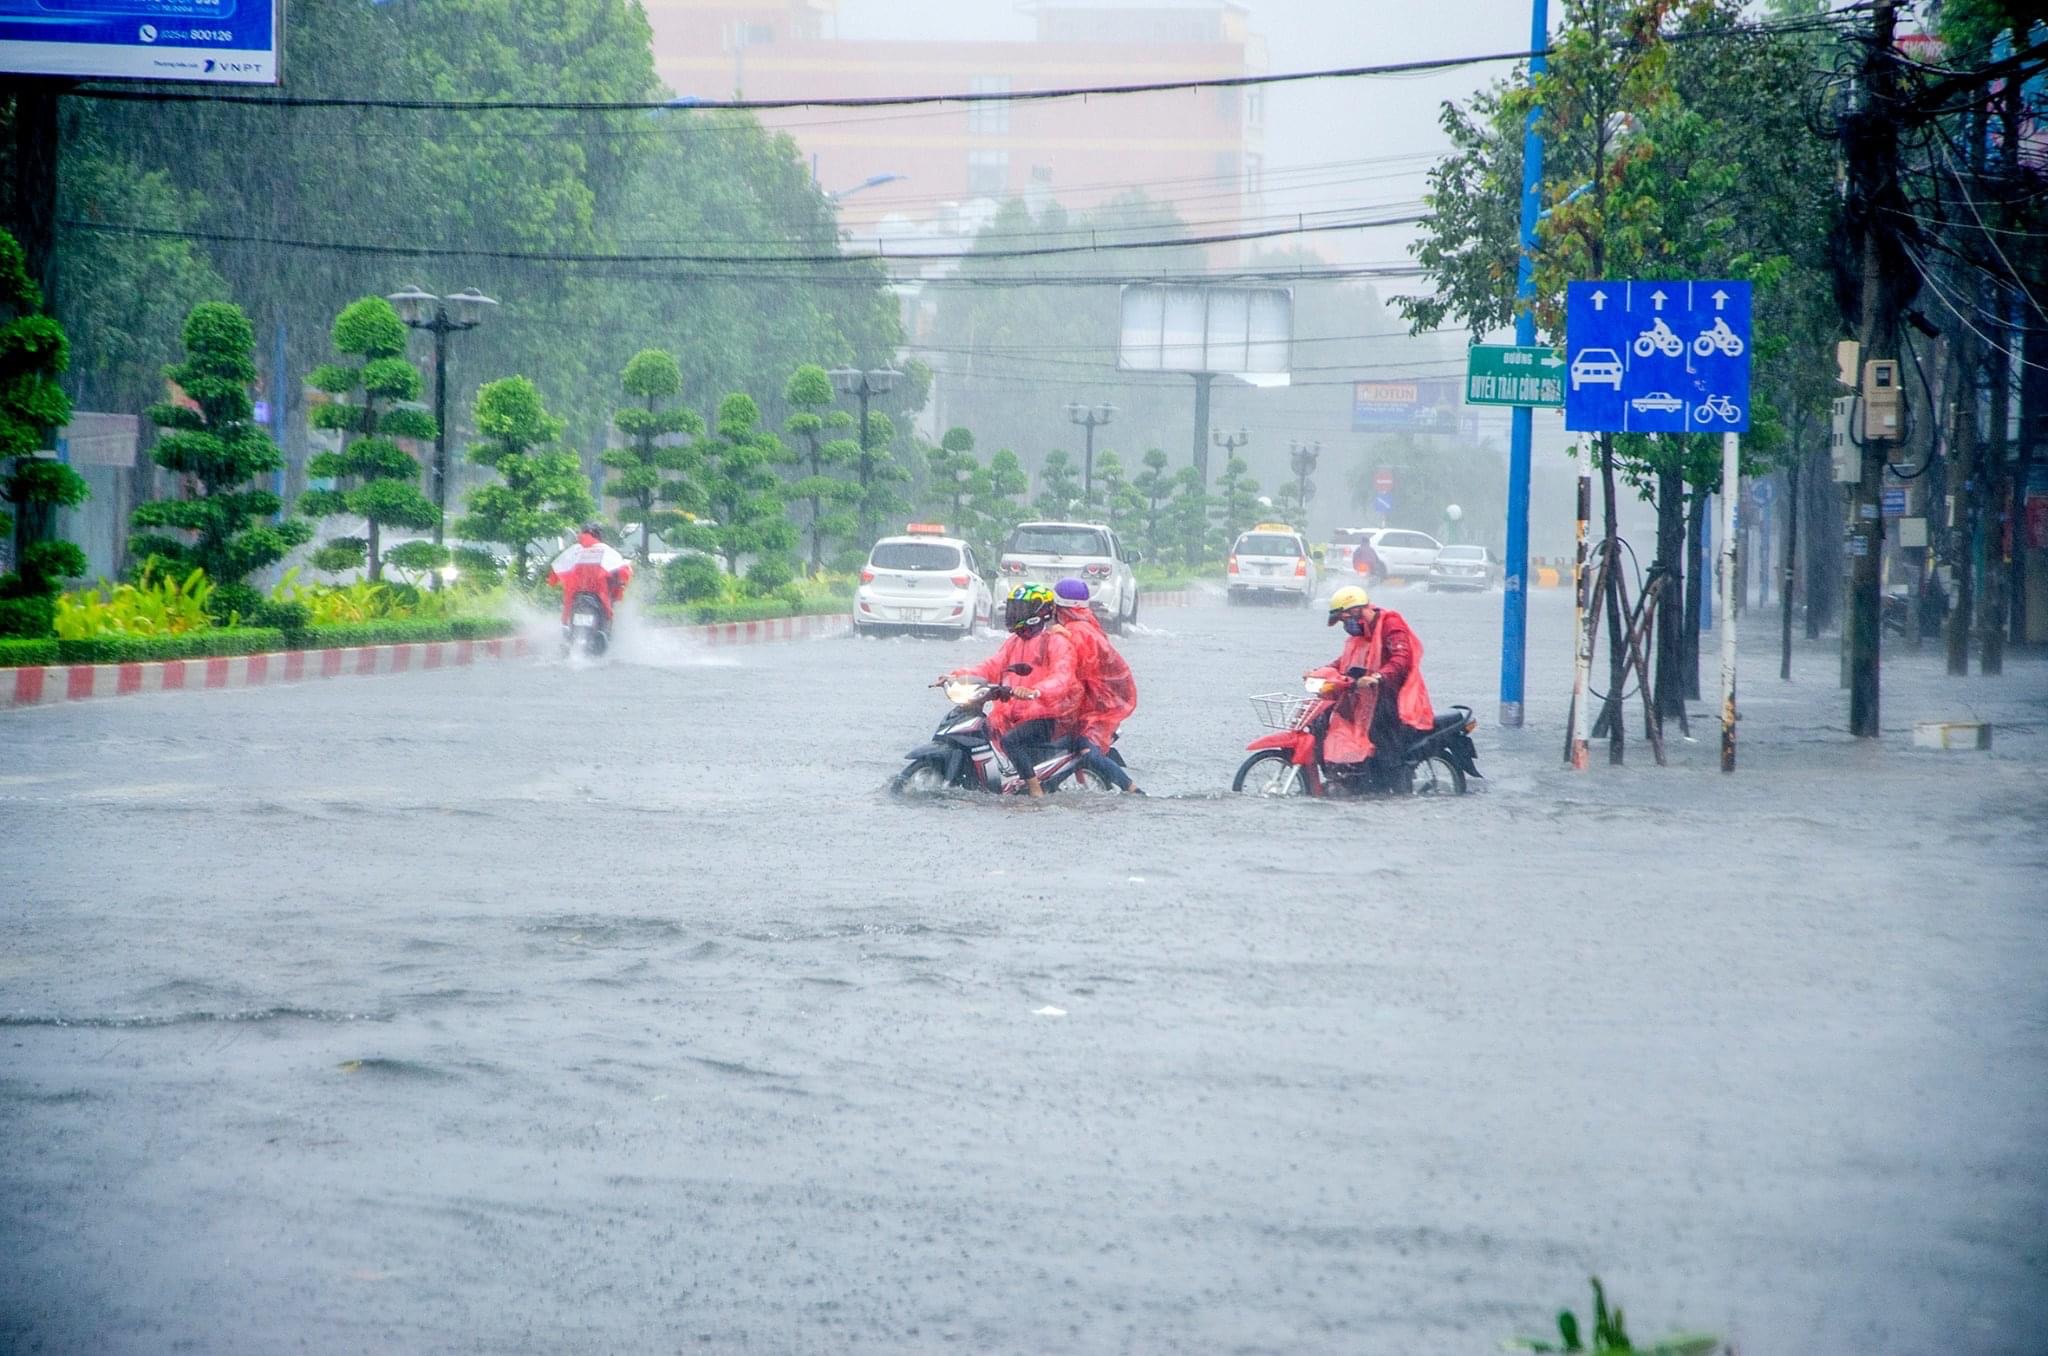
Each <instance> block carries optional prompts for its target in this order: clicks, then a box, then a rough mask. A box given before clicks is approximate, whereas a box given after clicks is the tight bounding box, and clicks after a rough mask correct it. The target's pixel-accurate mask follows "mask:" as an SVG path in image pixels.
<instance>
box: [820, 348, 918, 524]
mask: <svg viewBox="0 0 2048 1356" xmlns="http://www.w3.org/2000/svg"><path fill="white" fill-rule="evenodd" d="M827 375H828V376H830V377H831V378H832V389H833V390H835V391H837V392H838V393H839V394H840V395H843V396H852V397H854V398H855V399H857V400H858V401H860V490H861V494H860V526H861V533H862V535H863V536H868V537H872V536H873V535H874V534H875V522H874V508H873V505H872V503H871V502H870V500H869V496H868V484H869V482H870V481H871V480H872V479H873V477H874V471H875V461H874V455H873V453H872V451H871V449H870V447H869V445H868V397H870V396H878V395H883V394H886V393H887V392H888V391H889V390H890V389H892V388H893V387H894V386H895V385H896V378H898V377H900V376H902V375H903V374H902V373H901V372H898V371H896V370H895V369H894V368H891V367H882V368H875V369H872V370H863V369H861V368H858V367H835V368H833V369H832V370H831V372H829V373H828V374H827Z"/></svg>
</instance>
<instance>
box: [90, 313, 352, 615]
mask: <svg viewBox="0 0 2048 1356" xmlns="http://www.w3.org/2000/svg"><path fill="white" fill-rule="evenodd" d="M184 344H185V361H184V362H182V363H179V364H177V365H176V366H174V367H172V368H170V369H169V370H168V372H167V375H168V376H169V377H170V379H171V380H172V381H174V382H176V383H177V385H178V389H179V390H181V391H183V392H184V393H185V396H186V398H187V399H188V400H190V401H191V402H192V403H191V405H183V404H172V403H169V402H166V403H163V404H159V405H153V406H151V407H150V410H149V419H150V422H151V423H153V424H155V425H156V426H157V427H158V428H160V429H164V430H166V431H165V432H164V434H163V435H162V436H161V437H159V438H158V439H157V440H156V446H154V447H152V448H151V449H150V453H149V455H150V459H151V460H153V461H154V462H156V464H157V465H159V466H161V467H163V468H164V469H165V470H167V471H170V472H173V473H174V474H176V475H178V476H179V477H181V478H182V481H183V484H184V485H185V486H186V487H187V489H188V493H187V494H185V495H183V496H181V497H178V498H172V499H157V500H152V501H151V502H149V503H146V504H141V505H138V506H137V507H136V509H135V512H134V513H133V514H132V515H130V519H129V520H130V521H131V522H132V523H133V524H134V525H135V526H136V527H138V528H153V529H160V530H158V531H150V532H142V533H138V534H137V535H135V536H134V537H131V538H130V539H129V543H128V546H129V550H130V551H132V552H133V553H134V554H135V555H136V556H137V557H138V558H141V559H143V560H148V559H149V558H151V557H156V558H159V559H162V560H164V561H167V562H170V563H172V564H174V565H175V566H176V567H177V573H178V574H180V575H183V574H187V573H189V572H190V571H191V570H193V569H195V568H197V569H201V570H204V571H206V577H207V578H208V579H211V580H212V581H213V582H214V585H215V589H214V593H213V597H214V598H216V599H220V607H221V610H222V612H223V614H225V612H226V611H227V610H234V611H239V612H242V613H245V614H246V613H249V612H251V611H253V610H254V608H255V606H256V605H257V604H258V603H259V602H260V601H261V599H260V598H257V597H256V596H255V592H254V590H252V589H250V588H249V587H248V586H247V585H246V584H244V583H243V580H245V579H246V578H247V577H248V576H249V575H250V574H252V573H254V572H255V571H257V570H260V569H262V568H263V567H265V566H266V565H274V564H276V563H277V562H278V561H280V560H282V559H284V557H285V553H286V552H288V551H290V550H291V549H292V548H293V547H294V546H298V545H300V544H302V543H304V542H306V541H309V540H311V539H312V536H313V525H312V524H311V523H308V522H306V521H304V520H303V519H299V518H284V519H281V520H279V521H277V522H271V521H268V520H269V519H270V518H271V517H272V516H273V515H275V514H277V512H278V511H279V510H280V509H281V508H283V506H284V502H283V500H281V499H279V498H278V496H277V495H276V494H274V493H272V492H271V491H270V490H267V489H254V488H251V487H250V484H249V482H250V481H252V480H255V479H256V478H257V477H258V476H262V475H267V474H269V473H271V472H274V471H277V470H278V469H279V468H281V467H282V466H283V465H284V454H283V453H282V452H280V451H279V450H278V447H277V444H276V443H275V442H272V441H271V438H270V435H269V434H268V433H266V432H265V431H264V429H263V426H262V425H261V424H259V423H257V422H256V420H255V414H254V411H255V406H254V403H253V402H252V401H251V399H250V397H249V387H250V385H251V383H253V382H254V381H255V380H256V362H255V359H254V358H253V357H252V356H251V355H252V353H253V352H254V350H255V346H256V333H255V330H254V329H252V328H251V327H250V324H249V318H248V317H247V316H245V315H243V314H242V308H241V307H239V306H236V305H235V304H234V303H232V302H226V301H208V302H202V303H201V304H199V305H198V306H195V307H193V308H192V311H191V313H190V314H189V315H187V316H186V317H185V329H184ZM194 406H196V407H197V408H194ZM166 530H167V531H168V532H174V533H179V534H182V535H178V536H171V535H167V534H166ZM224 595H225V596H224Z"/></svg>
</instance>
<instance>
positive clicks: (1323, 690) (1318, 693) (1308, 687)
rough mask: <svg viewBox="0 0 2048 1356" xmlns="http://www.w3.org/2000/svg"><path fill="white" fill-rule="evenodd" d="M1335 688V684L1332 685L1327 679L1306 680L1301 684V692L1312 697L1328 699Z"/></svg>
mask: <svg viewBox="0 0 2048 1356" xmlns="http://www.w3.org/2000/svg"><path fill="white" fill-rule="evenodd" d="M1333 686H1335V684H1333V683H1331V682H1330V681H1329V679H1327V678H1304V679H1303V680H1302V683H1301V690H1302V691H1304V692H1306V693H1308V695H1309V696H1311V697H1327V696H1329V695H1330V689H1331V688H1332V687H1333Z"/></svg>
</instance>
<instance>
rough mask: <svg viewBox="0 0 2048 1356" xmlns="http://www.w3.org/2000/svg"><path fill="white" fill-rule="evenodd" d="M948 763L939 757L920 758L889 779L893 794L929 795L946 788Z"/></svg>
mask: <svg viewBox="0 0 2048 1356" xmlns="http://www.w3.org/2000/svg"><path fill="white" fill-rule="evenodd" d="M949 786H951V783H950V782H948V781H947V780H946V765H945V764H944V763H943V762H941V761H940V760H938V759H937V758H920V759H918V760H917V761H916V762H914V763H912V764H911V765H910V766H908V767H906V768H904V769H903V770H902V771H901V772H899V773H897V774H896V775H895V776H894V777H892V778H890V779H889V794H890V795H892V796H929V795H932V794H934V793H936V792H939V791H944V790H946V789H947V788H948V787H949Z"/></svg>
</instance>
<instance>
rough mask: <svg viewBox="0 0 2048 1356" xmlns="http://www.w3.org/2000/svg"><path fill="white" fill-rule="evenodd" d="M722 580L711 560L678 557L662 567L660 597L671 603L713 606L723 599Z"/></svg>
mask: <svg viewBox="0 0 2048 1356" xmlns="http://www.w3.org/2000/svg"><path fill="white" fill-rule="evenodd" d="M725 579H726V575H725V571H723V570H721V569H719V568H718V562H717V561H715V560H713V559H712V558H711V557H709V556H693V555H680V556H677V557H676V558H675V559H674V560H671V561H670V562H669V563H668V564H666V565H664V566H662V567H661V597H662V600H663V601H664V602H670V603H704V602H712V601H715V600H716V599H719V598H722V597H724V596H725Z"/></svg>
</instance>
